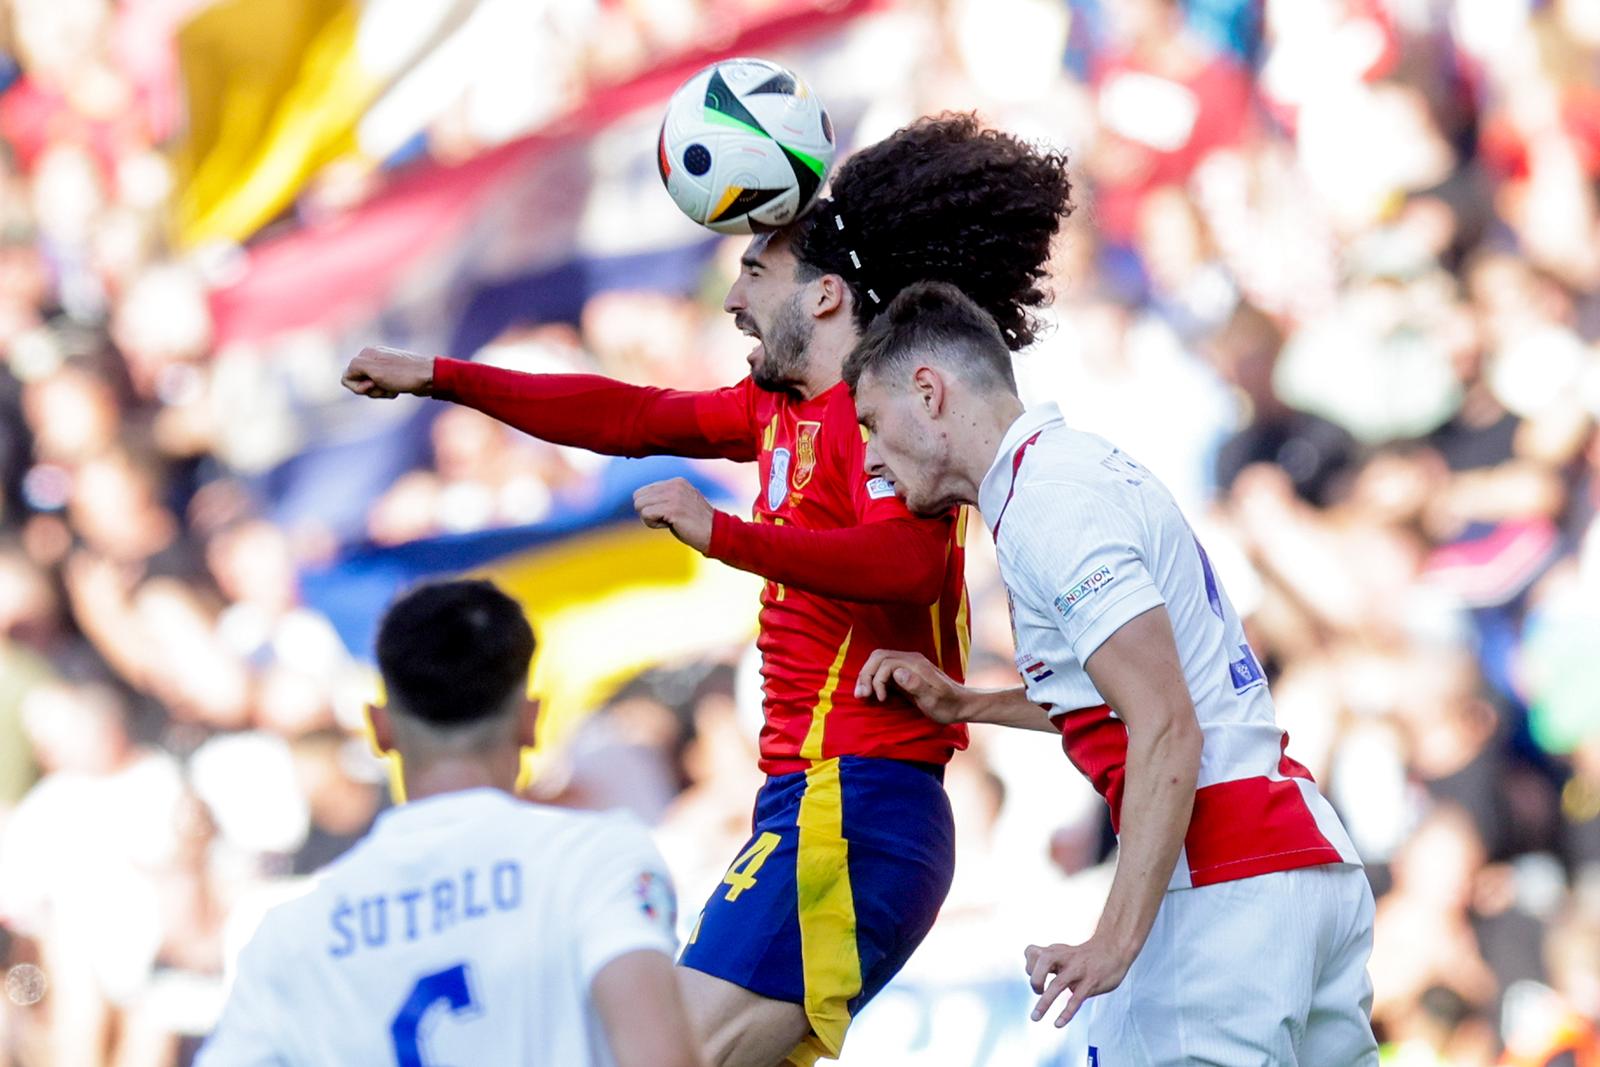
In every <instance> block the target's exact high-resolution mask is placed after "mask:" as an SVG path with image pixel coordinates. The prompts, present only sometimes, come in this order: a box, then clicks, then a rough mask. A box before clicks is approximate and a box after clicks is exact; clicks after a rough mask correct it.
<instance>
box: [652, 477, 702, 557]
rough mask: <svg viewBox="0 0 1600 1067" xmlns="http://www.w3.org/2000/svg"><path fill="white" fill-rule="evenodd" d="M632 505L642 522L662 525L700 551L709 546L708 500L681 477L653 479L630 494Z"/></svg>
mask: <svg viewBox="0 0 1600 1067" xmlns="http://www.w3.org/2000/svg"><path fill="white" fill-rule="evenodd" d="M633 509H634V510H635V511H637V512H638V513H639V518H641V519H643V520H644V524H645V525H646V526H653V527H656V528H658V529H659V528H661V527H665V528H667V529H669V530H671V531H672V535H673V536H674V537H676V538H677V539H678V540H680V541H682V542H683V543H684V544H686V545H688V546H689V547H690V548H692V549H694V550H695V551H696V552H699V553H701V554H702V555H703V554H704V553H705V552H707V551H708V550H709V549H710V548H711V522H712V518H713V516H714V514H715V509H714V508H712V506H711V502H710V501H709V500H707V499H706V498H705V496H704V495H703V494H702V493H701V492H700V490H698V489H696V488H695V487H694V486H692V485H690V484H689V483H688V481H686V480H685V479H683V478H669V479H667V480H666V481H664V482H654V483H652V484H650V485H647V486H645V487H644V488H642V489H640V490H639V491H638V492H636V493H634V494H633Z"/></svg>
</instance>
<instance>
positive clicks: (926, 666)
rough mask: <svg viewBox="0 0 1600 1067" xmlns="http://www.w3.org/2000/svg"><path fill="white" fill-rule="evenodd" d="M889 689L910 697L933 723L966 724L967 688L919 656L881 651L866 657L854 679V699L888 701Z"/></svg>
mask: <svg viewBox="0 0 1600 1067" xmlns="http://www.w3.org/2000/svg"><path fill="white" fill-rule="evenodd" d="M891 686H893V687H894V688H896V689H899V690H900V691H901V692H902V693H904V694H905V695H906V696H908V697H910V698H911V701H912V703H914V704H915V705H916V706H917V710H918V711H920V712H922V714H924V715H926V716H927V717H928V718H930V719H932V720H933V721H935V722H941V723H952V722H965V721H966V710H967V696H968V690H967V688H966V687H965V686H963V685H959V684H957V683H956V682H955V681H954V680H953V679H952V678H951V677H950V676H949V675H948V674H946V673H944V672H943V671H941V670H940V669H939V668H938V667H935V666H934V665H933V663H932V662H930V661H929V659H928V657H927V656H924V655H923V654H922V653H920V652H894V651H891V650H889V649H885V648H880V649H878V650H877V651H875V652H873V653H872V655H870V656H868V657H867V662H866V663H865V664H863V665H862V667H861V674H860V675H859V676H857V678H856V696H857V697H858V698H860V699H863V700H864V699H866V698H867V697H868V696H869V695H870V696H875V697H877V698H878V699H879V700H887V699H889V689H890V687H891Z"/></svg>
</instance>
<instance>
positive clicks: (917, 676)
mask: <svg viewBox="0 0 1600 1067" xmlns="http://www.w3.org/2000/svg"><path fill="white" fill-rule="evenodd" d="M892 689H898V690H900V691H901V692H903V693H905V694H906V696H908V697H910V698H911V700H912V702H913V703H914V704H916V706H917V710H918V711H920V712H922V714H924V715H926V716H927V717H928V718H930V719H932V720H934V721H935V722H942V723H957V722H963V723H972V722H987V723H993V724H995V725H997V726H1014V727H1016V728H1017V729H1020V730H1043V731H1044V732H1046V733H1055V732H1056V728H1055V727H1054V726H1053V725H1051V723H1050V719H1049V716H1047V715H1046V714H1045V710H1044V709H1043V708H1041V707H1040V706H1039V705H1037V704H1035V703H1034V702H1033V701H1031V700H1029V699H1028V693H1027V690H1025V689H1023V688H1021V687H1020V686H1019V687H1018V688H1016V689H973V688H971V687H970V686H965V685H961V684H960V683H959V682H956V681H955V680H954V679H952V678H951V677H950V676H949V675H948V674H946V673H944V672H943V671H941V670H940V669H939V668H938V667H935V666H934V665H933V663H932V661H931V660H929V659H928V657H926V656H924V655H922V654H921V653H920V652H894V651H891V650H889V649H883V648H880V649H877V650H876V651H874V652H873V653H872V655H870V656H868V657H867V662H866V663H865V664H863V665H862V667H861V673H860V674H859V675H858V676H857V677H856V696H857V697H859V698H861V699H863V700H864V699H866V698H867V697H868V696H875V697H877V698H878V699H879V700H887V699H889V693H890V691H891V690H892Z"/></svg>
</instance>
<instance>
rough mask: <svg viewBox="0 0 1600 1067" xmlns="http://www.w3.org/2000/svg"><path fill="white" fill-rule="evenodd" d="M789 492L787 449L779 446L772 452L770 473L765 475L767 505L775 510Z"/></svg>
mask: <svg viewBox="0 0 1600 1067" xmlns="http://www.w3.org/2000/svg"><path fill="white" fill-rule="evenodd" d="M788 493H789V450H788V449H787V448H780V449H778V450H777V451H776V452H774V453H772V473H771V474H770V475H768V476H767V507H768V508H769V509H770V510H772V511H777V510H778V507H779V505H781V504H782V503H783V498H784V497H785V496H787V495H788Z"/></svg>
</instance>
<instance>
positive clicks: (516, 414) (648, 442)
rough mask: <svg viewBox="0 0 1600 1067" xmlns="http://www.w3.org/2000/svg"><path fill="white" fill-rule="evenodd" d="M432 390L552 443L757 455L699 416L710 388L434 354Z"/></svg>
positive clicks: (621, 451) (629, 452)
mask: <svg viewBox="0 0 1600 1067" xmlns="http://www.w3.org/2000/svg"><path fill="white" fill-rule="evenodd" d="M431 394H432V395H433V396H435V397H437V398H438V399H441V400H449V401H452V402H454V403H457V404H461V405H464V406H466V407H470V408H474V409H476V410H478V411H481V412H483V413H484V414H486V415H490V416H492V417H494V418H496V419H499V420H500V421H501V422H504V423H506V424H507V425H509V426H514V427H516V428H517V429H519V430H521V431H523V432H524V433H528V434H532V435H533V436H535V437H538V438H541V439H543V440H545V441H549V442H551V443H552V444H558V445H570V446H573V447H576V448H586V449H589V450H590V451H592V452H600V453H604V454H606V455H612V456H650V455H673V456H689V457H693V458H700V459H739V460H749V459H752V458H754V442H753V441H752V440H748V439H746V438H745V437H744V436H743V435H737V434H732V433H729V432H726V431H725V430H723V429H721V428H719V427H718V426H716V425H713V424H712V423H711V422H710V421H709V420H706V419H704V418H702V417H701V415H702V406H701V405H702V402H703V401H704V400H705V398H708V397H711V396H714V395H715V394H703V393H691V392H681V391H677V390H671V389H657V388H652V387H649V386H641V385H629V384H627V383H626V382H619V381H614V380H613V379H610V378H605V377H602V376H600V375H597V374H525V373H522V372H520V371H512V370H506V369H504V368H501V367H491V366H487V365H484V364H481V363H467V362H463V361H461V360H454V359H445V358H442V357H441V358H439V359H435V360H434V363H433V384H432V388H431Z"/></svg>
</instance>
